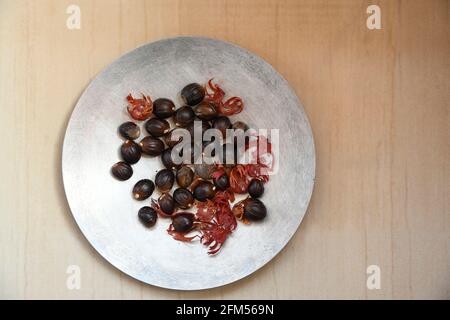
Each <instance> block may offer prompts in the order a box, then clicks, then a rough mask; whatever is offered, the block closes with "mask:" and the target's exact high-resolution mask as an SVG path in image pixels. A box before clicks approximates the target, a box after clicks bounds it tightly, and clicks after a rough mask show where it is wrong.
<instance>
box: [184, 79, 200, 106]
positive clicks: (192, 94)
mask: <svg viewBox="0 0 450 320" xmlns="http://www.w3.org/2000/svg"><path fill="white" fill-rule="evenodd" d="M181 98H182V99H183V101H184V103H186V104H187V105H189V106H195V105H197V104H199V103H200V102H202V101H203V99H204V98H205V88H203V87H202V86H201V85H199V84H198V83H190V84H188V85H187V86H186V87H184V88H183V89H182V90H181Z"/></svg>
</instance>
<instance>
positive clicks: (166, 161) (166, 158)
mask: <svg viewBox="0 0 450 320" xmlns="http://www.w3.org/2000/svg"><path fill="white" fill-rule="evenodd" d="M161 162H162V163H163V165H164V167H166V168H167V169H176V168H178V167H179V166H180V165H181V164H178V163H176V162H175V160H174V159H173V155H172V149H170V148H167V149H165V150H164V151H163V153H161Z"/></svg>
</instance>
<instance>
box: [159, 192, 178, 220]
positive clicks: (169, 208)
mask: <svg viewBox="0 0 450 320" xmlns="http://www.w3.org/2000/svg"><path fill="white" fill-rule="evenodd" d="M158 205H159V208H160V209H161V211H162V212H164V213H165V214H169V215H170V214H172V213H173V212H174V211H175V200H173V198H172V196H171V195H170V194H168V193H163V194H162V195H161V197H159V199H158Z"/></svg>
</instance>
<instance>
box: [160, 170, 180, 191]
mask: <svg viewBox="0 0 450 320" xmlns="http://www.w3.org/2000/svg"><path fill="white" fill-rule="evenodd" d="M174 181H175V175H174V174H173V172H172V170H169V169H162V170H160V171H158V173H157V174H156V176H155V185H156V187H157V188H158V189H159V190H160V191H161V192H167V191H169V190H170V189H172V186H173V183H174Z"/></svg>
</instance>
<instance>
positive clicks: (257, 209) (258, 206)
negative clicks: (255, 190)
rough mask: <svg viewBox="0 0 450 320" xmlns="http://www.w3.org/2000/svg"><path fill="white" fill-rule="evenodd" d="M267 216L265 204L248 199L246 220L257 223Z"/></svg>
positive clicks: (245, 210)
mask: <svg viewBox="0 0 450 320" xmlns="http://www.w3.org/2000/svg"><path fill="white" fill-rule="evenodd" d="M266 215H267V209H266V206H265V205H264V203H263V202H262V201H261V200H259V199H251V198H250V199H248V200H247V201H246V202H245V205H244V218H247V219H248V220H252V221H257V220H262V219H264V218H265V217H266Z"/></svg>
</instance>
